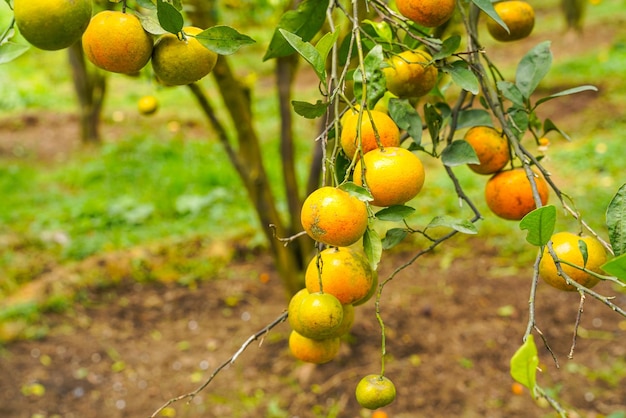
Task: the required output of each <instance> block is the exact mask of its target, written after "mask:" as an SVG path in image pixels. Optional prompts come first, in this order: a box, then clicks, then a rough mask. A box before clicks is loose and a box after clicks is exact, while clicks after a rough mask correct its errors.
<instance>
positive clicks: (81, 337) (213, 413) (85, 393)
mask: <svg viewBox="0 0 626 418" xmlns="http://www.w3.org/2000/svg"><path fill="white" fill-rule="evenodd" d="M605 35H606V34H604V35H603V36H605ZM603 39H606V38H603ZM596 40H597V38H596V39H593V38H592V39H590V40H588V41H586V42H584V44H583V43H579V45H578V46H579V49H578V50H579V51H580V50H581V49H582V48H585V45H587V46H588V47H593V46H594V45H596V44H595V43H594V42H595V41H596ZM560 42H565V41H563V40H560ZM567 48H568V47H567V45H565V46H563V48H562V49H563V50H567ZM597 97H598V96H596V95H593V94H585V95H577V96H572V98H571V99H568V100H567V102H568V103H569V104H568V107H567V109H568V110H564V109H563V108H560V109H553V110H552V112H554V114H555V115H554V116H555V120H556V121H557V122H558V120H565V119H567V120H568V121H576V120H578V119H579V117H580V114H581V112H584V111H585V109H587V108H588V106H589V104H590V103H592V102H593V101H594V100H595V99H596V98H597ZM559 118H560V119H559ZM74 122H75V120H73V119H72V118H69V119H68V117H67V116H66V115H53V114H41V113H37V114H33V115H30V114H29V115H24V116H23V117H22V119H17V120H16V119H15V118H13V119H12V122H11V123H8V122H6V121H4V122H3V123H2V124H0V155H3V157H5V158H6V157H7V156H11V158H23V157H24V156H31V157H33V158H39V159H41V160H45V161H53V162H56V161H59V160H63V158H64V157H65V156H67V155H69V154H71V153H72V152H73V150H75V149H77V147H78V146H79V143H78V140H77V135H78V130H77V129H76V126H75V124H74ZM493 245H494V246H493V247H492V246H490V244H488V243H487V242H486V241H484V240H481V239H453V240H452V241H451V242H448V243H446V244H444V246H443V247H442V248H441V249H439V250H437V251H435V252H434V253H432V254H429V255H427V256H425V257H422V258H420V259H419V261H418V262H417V263H415V264H414V265H412V266H411V267H409V268H407V269H406V270H404V271H403V272H402V273H400V274H399V275H398V276H397V278H396V279H395V280H394V281H393V282H391V283H390V284H389V285H388V287H386V288H385V292H384V294H383V297H382V300H381V314H382V317H383V319H384V321H385V324H386V332H387V353H388V359H387V363H386V369H385V373H386V375H387V376H388V377H389V378H391V379H392V380H393V381H394V382H395V384H396V386H397V389H398V397H397V400H396V401H395V402H394V403H393V404H392V405H390V406H389V407H386V408H384V411H385V412H387V414H388V416H389V417H394V418H400V417H407V418H408V417H451V416H460V417H468V418H473V417H493V418H498V417H503V418H504V417H519V418H525V417H528V418H531V417H542V416H554V412H553V411H552V410H551V409H550V408H546V406H545V404H542V403H541V402H536V401H534V400H533V399H532V397H531V396H530V395H529V393H528V392H527V391H524V392H523V393H522V394H518V393H517V392H516V391H515V390H514V389H513V388H512V383H513V380H512V379H511V377H510V375H509V360H510V358H511V355H512V354H513V353H514V352H515V350H516V349H517V348H518V347H519V345H520V344H521V342H522V341H521V339H522V336H523V335H524V331H525V328H526V324H527V317H528V312H529V309H528V299H529V289H530V282H531V280H532V272H531V266H528V267H517V266H518V264H519V263H516V262H515V259H516V258H517V257H519V256H521V252H522V251H527V248H521V247H523V246H520V254H515V253H514V254H506V255H504V254H501V253H500V251H499V249H498V248H497V247H496V246H495V244H493ZM412 254H413V253H412V252H397V253H391V254H386V255H385V258H384V259H383V262H382V264H381V272H380V276H381V277H386V275H387V274H388V273H389V272H390V270H391V269H392V268H394V267H395V266H398V265H399V264H401V263H402V262H404V261H406V260H407V259H408V258H409V257H411V256H412ZM91 266H94V268H97V263H95V264H94V263H92V264H90V267H91ZM267 278H269V280H267ZM598 291H599V292H600V293H603V294H609V295H615V296H616V299H615V300H614V302H615V303H617V304H618V305H621V306H624V305H626V295H624V294H623V293H621V294H620V293H617V292H614V291H613V289H612V288H611V286H610V285H609V284H606V283H602V284H600V285H599V286H598ZM81 302H82V303H81V304H79V305H77V306H75V307H74V309H72V310H71V311H69V312H66V313H64V314H55V315H50V316H49V317H47V318H46V319H45V324H46V326H47V327H48V333H47V335H46V336H45V337H44V338H42V339H39V340H33V341H18V342H14V343H11V344H8V345H7V346H5V347H2V348H0V414H1V415H3V416H6V417H15V418H22V417H23V418H32V417H64V418H78V417H80V418H92V417H93V418H95V417H110V418H113V417H148V416H150V415H151V414H152V413H153V411H155V410H156V409H157V408H159V407H160V406H161V405H163V403H164V402H166V401H167V400H168V399H170V398H172V397H176V396H179V395H181V394H184V393H188V392H190V391H192V390H194V389H195V388H197V387H198V386H199V385H200V384H202V382H205V381H206V379H208V378H209V376H210V375H211V373H212V371H213V370H215V369H216V367H218V366H219V365H220V364H222V363H223V362H224V361H227V360H228V359H229V358H230V357H231V356H232V355H233V354H235V353H236V352H237V351H238V349H239V348H240V347H241V346H242V344H243V343H244V341H246V340H247V339H248V338H249V337H250V336H251V335H252V334H253V333H255V332H257V331H259V330H261V329H262V328H263V327H265V326H266V325H267V324H268V323H270V322H271V321H273V320H274V319H275V318H277V317H278V316H280V315H281V314H282V313H283V312H284V309H285V307H286V298H285V295H284V293H283V291H282V289H281V286H280V282H279V279H278V277H277V276H276V273H275V271H274V269H273V266H272V263H271V259H270V258H269V257H268V256H267V255H265V254H262V253H261V254H249V253H242V254H240V255H239V256H238V257H235V258H234V259H233V260H232V261H231V262H230V263H229V264H228V265H227V266H226V267H225V268H223V269H222V270H221V271H220V273H219V274H216V275H215V277H210V278H207V280H206V281H204V282H201V283H199V284H198V286H197V287H194V288H189V287H184V286H179V285H175V284H164V283H135V282H131V281H123V282H122V283H121V284H119V285H116V286H112V287H102V288H88V289H85V290H84V291H83V293H82V294H81ZM578 310H579V297H578V295H577V294H575V293H573V294H572V293H564V292H559V291H556V290H553V289H551V288H548V287H547V286H545V285H541V284H540V286H539V289H538V296H537V306H536V318H537V325H538V327H539V328H540V330H541V331H542V332H543V334H544V336H545V339H546V341H547V342H548V344H549V346H550V348H551V350H552V352H549V351H548V350H547V349H546V347H545V346H544V345H543V343H542V341H541V338H540V337H539V335H538V333H536V332H535V335H536V338H537V344H538V347H539V356H540V360H541V364H540V367H541V369H542V373H540V375H539V384H540V385H541V386H542V387H544V388H547V389H549V390H550V392H551V393H552V394H553V395H555V396H557V397H559V398H560V399H561V401H562V402H563V404H564V405H566V406H567V407H568V409H571V411H572V412H571V416H572V417H576V416H584V417H600V416H607V415H609V414H611V413H616V412H622V413H626V384H625V382H624V376H626V361H625V360H624V359H625V356H626V344H625V342H626V338H625V337H626V321H624V318H622V317H620V316H619V315H616V314H615V313H613V312H612V311H611V310H610V309H608V308H607V307H606V306H604V305H603V304H602V303H600V302H599V301H597V300H595V299H592V298H587V301H586V303H585V305H584V313H583V315H582V319H581V322H580V327H579V329H578V338H577V340H576V350H575V353H574V358H573V359H568V353H569V351H570V348H571V346H572V337H573V331H574V324H575V320H576V316H577V312H578ZM288 333H289V327H288V325H287V324H285V323H281V324H279V325H277V326H276V327H275V328H274V329H272V330H271V331H270V332H268V333H267V334H265V335H264V336H263V337H262V338H261V339H260V340H259V341H255V342H253V343H252V344H251V345H250V346H249V347H248V348H247V350H245V351H244V352H242V353H241V354H240V355H239V356H238V358H237V360H236V361H235V362H234V363H233V364H232V365H230V366H228V367H226V368H224V369H223V370H222V371H221V372H220V373H219V374H217V376H216V377H215V379H214V380H213V381H212V382H211V383H210V384H209V385H208V387H206V388H205V389H204V390H202V391H200V392H199V394H198V395H197V396H196V397H195V398H193V399H192V400H191V401H190V402H189V404H188V403H187V402H186V400H183V401H180V402H177V403H174V404H173V405H171V408H172V409H166V410H165V411H164V413H163V415H162V416H177V417H260V416H264V417H276V418H278V417H326V416H338V417H349V418H356V417H369V416H370V413H369V412H368V411H363V410H362V409H361V408H359V406H358V405H357V403H356V401H355V399H354V396H353V393H354V387H355V386H356V383H357V382H358V380H359V379H360V377H362V376H363V375H365V374H369V373H377V372H379V371H380V329H379V326H378V322H377V321H376V318H375V314H374V303H373V301H370V302H369V303H367V304H366V305H363V306H361V307H359V308H358V309H357V319H356V323H355V325H354V328H353V330H352V332H351V334H350V335H349V337H348V338H346V340H345V341H344V343H343V345H342V350H341V352H340V355H339V356H338V358H337V359H336V360H335V361H333V362H331V363H328V364H325V365H320V366H313V365H309V364H302V363H299V362H296V361H294V359H293V358H292V357H291V356H290V354H289V352H288V348H287V344H286V338H287V336H288ZM553 357H555V358H556V361H555V359H554V358H553ZM557 366H558V367H557ZM574 411H575V412H574ZM619 416H624V415H619Z"/></svg>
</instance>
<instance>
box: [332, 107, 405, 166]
mask: <svg viewBox="0 0 626 418" xmlns="http://www.w3.org/2000/svg"><path fill="white" fill-rule="evenodd" d="M359 117H361V124H360V127H359ZM372 122H373V124H372ZM374 128H375V129H374ZM359 130H360V133H361V138H360V139H361V150H362V151H363V154H365V153H367V152H368V151H371V150H373V149H376V148H378V146H379V143H378V141H377V138H376V134H377V133H378V139H379V140H380V146H383V147H397V146H399V145H400V130H399V129H398V126H397V125H396V123H395V122H394V121H393V119H391V117H389V115H387V114H386V113H384V112H380V111H378V110H370V111H369V112H363V113H362V115H359V114H358V113H357V114H353V115H348V116H347V117H346V118H345V123H344V124H343V128H342V130H341V148H342V149H343V152H344V153H345V154H346V156H347V157H348V158H353V157H354V154H356V152H357V150H358V149H359Z"/></svg>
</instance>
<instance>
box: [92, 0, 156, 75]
mask: <svg viewBox="0 0 626 418" xmlns="http://www.w3.org/2000/svg"><path fill="white" fill-rule="evenodd" d="M152 45H153V42H152V38H151V37H150V35H149V34H148V33H147V32H146V31H145V30H144V29H143V26H141V22H140V21H139V18H138V17H137V16H135V15H133V14H130V13H123V12H118V11H112V10H105V11H102V12H100V13H98V14H96V15H95V16H94V17H93V18H92V19H91V22H90V23H89V26H88V27H87V30H86V31H85V33H84V34H83V50H84V51H85V55H86V56H87V58H88V59H89V61H91V62H92V63H93V64H94V65H95V66H97V67H99V68H102V69H103V70H106V71H111V72H114V73H122V74H135V73H137V72H139V71H140V70H141V69H142V68H143V67H144V66H145V65H146V64H147V63H148V61H149V60H150V56H151V54H152Z"/></svg>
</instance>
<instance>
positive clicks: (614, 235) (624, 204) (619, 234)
mask: <svg viewBox="0 0 626 418" xmlns="http://www.w3.org/2000/svg"><path fill="white" fill-rule="evenodd" d="M606 226H607V227H608V230H609V240H610V241H611V247H613V252H614V253H615V255H616V256H619V255H622V254H626V184H623V185H622V187H620V188H619V190H618V191H617V193H616V194H615V196H613V198H612V199H611V202H609V206H608V207H607V210H606Z"/></svg>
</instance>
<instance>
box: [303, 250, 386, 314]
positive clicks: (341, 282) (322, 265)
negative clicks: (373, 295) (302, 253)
mask: <svg viewBox="0 0 626 418" xmlns="http://www.w3.org/2000/svg"><path fill="white" fill-rule="evenodd" d="M373 276H374V274H373V272H372V268H371V266H370V263H369V261H368V260H367V257H366V256H365V254H364V253H363V252H362V251H360V250H357V249H355V248H350V247H339V248H327V249H325V250H323V251H321V252H320V253H319V257H318V256H315V257H313V259H312V260H311V261H310V262H309V265H308V266H307V269H306V272H305V275H304V280H305V283H306V288H307V289H308V291H309V292H319V291H320V279H321V281H322V287H323V289H324V292H326V293H330V294H331V295H333V296H335V297H336V298H337V299H339V302H341V303H342V304H351V303H358V302H359V301H360V300H362V299H363V298H365V297H366V296H368V294H369V293H370V292H371V289H372V287H373V286H374V277H373Z"/></svg>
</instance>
